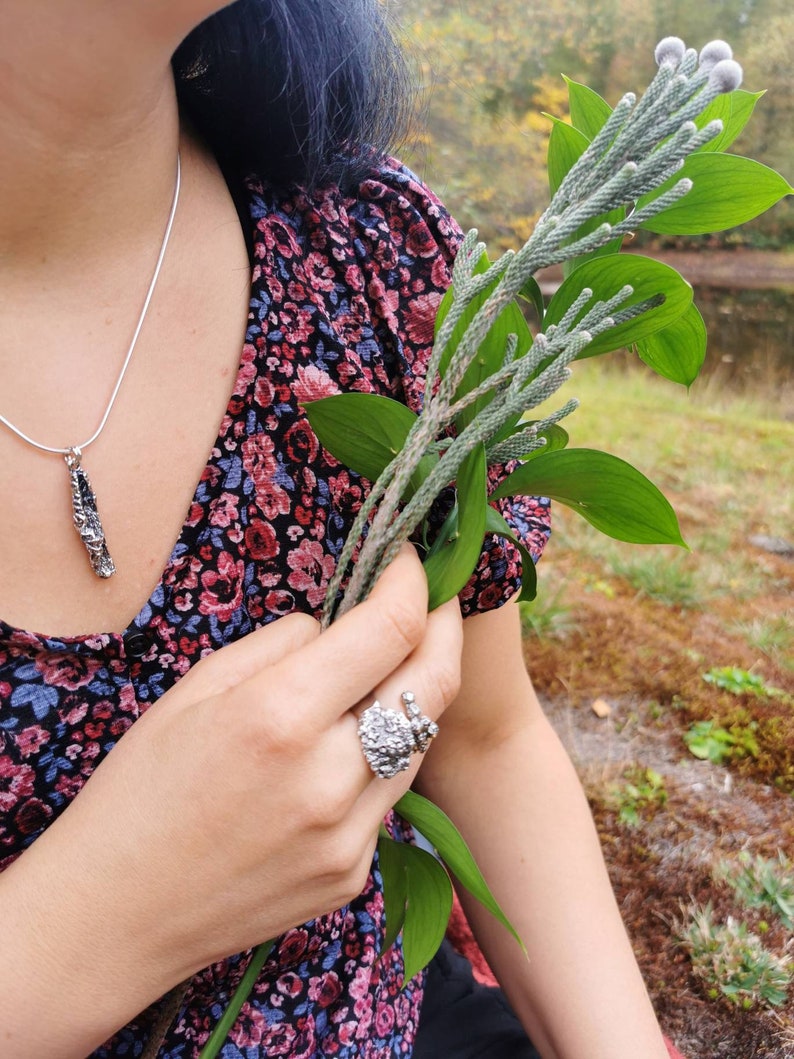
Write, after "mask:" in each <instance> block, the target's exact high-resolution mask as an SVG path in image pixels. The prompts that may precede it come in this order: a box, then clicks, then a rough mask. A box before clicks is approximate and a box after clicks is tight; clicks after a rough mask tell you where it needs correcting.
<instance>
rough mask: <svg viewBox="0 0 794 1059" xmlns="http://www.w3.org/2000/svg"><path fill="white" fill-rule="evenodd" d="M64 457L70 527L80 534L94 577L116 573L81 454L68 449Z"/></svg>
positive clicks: (78, 450)
mask: <svg viewBox="0 0 794 1059" xmlns="http://www.w3.org/2000/svg"><path fill="white" fill-rule="evenodd" d="M64 459H65V460H66V466H67V467H68V468H69V479H70V481H71V485H72V517H73V520H74V528H75V529H76V530H77V532H78V533H79V534H80V539H81V540H82V542H83V544H84V545H85V550H86V551H87V552H88V559H89V562H90V563H91V569H92V570H93V571H94V573H95V574H96V575H97V577H111V576H112V575H113V574H114V573H115V572H116V567H115V565H114V563H113V560H112V559H111V557H110V552H109V551H108V546H107V542H106V541H105V531H104V530H103V529H102V523H101V521H100V519H99V511H98V510H97V506H96V497H95V496H94V490H93V489H92V488H91V482H90V481H89V480H88V475H87V474H86V473H85V471H84V470H83V468H82V463H81V461H82V453H81V452H80V449H77V448H75V449H69V451H68V452H67V453H66V455H65V456H64Z"/></svg>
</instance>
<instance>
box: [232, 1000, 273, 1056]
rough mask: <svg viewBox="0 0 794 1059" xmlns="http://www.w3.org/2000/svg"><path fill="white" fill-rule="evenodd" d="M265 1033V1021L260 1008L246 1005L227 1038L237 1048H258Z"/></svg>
mask: <svg viewBox="0 0 794 1059" xmlns="http://www.w3.org/2000/svg"><path fill="white" fill-rule="evenodd" d="M266 1033H267V1020H266V1019H265V1013H264V1012H263V1011H262V1009H261V1008H258V1007H254V1005H252V1004H246V1006H245V1007H244V1008H243V1010H242V1011H241V1012H240V1016H239V1018H238V1019H237V1022H235V1024H234V1028H233V1029H232V1031H231V1033H230V1034H229V1037H230V1038H231V1040H233V1041H234V1043H235V1044H236V1045H237V1047H238V1048H258V1047H259V1045H260V1044H261V1043H262V1037H263V1036H264V1035H265V1034H266Z"/></svg>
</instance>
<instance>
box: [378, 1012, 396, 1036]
mask: <svg viewBox="0 0 794 1059" xmlns="http://www.w3.org/2000/svg"><path fill="white" fill-rule="evenodd" d="M393 1027H394V1009H393V1008H392V1007H391V1005H390V1004H378V1007H377V1009H376V1011H375V1032H376V1033H377V1035H378V1036H379V1037H388V1035H389V1034H390V1033H391V1031H392V1028H393Z"/></svg>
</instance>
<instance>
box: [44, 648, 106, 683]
mask: <svg viewBox="0 0 794 1059" xmlns="http://www.w3.org/2000/svg"><path fill="white" fill-rule="evenodd" d="M101 668H102V663H101V661H99V659H97V658H86V657H83V656H82V655H74V654H63V653H60V652H58V653H56V652H54V651H52V652H49V651H43V652H41V653H40V654H39V655H38V656H37V657H36V669H38V671H39V672H40V673H41V674H42V676H43V677H44V680H45V682H46V683H47V684H54V685H55V686H56V687H59V688H68V689H69V691H77V689H78V688H82V687H84V686H85V685H86V684H88V683H90V681H91V678H92V677H93V675H94V673H96V671H97V670H98V669H101Z"/></svg>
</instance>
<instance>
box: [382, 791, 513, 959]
mask: <svg viewBox="0 0 794 1059" xmlns="http://www.w3.org/2000/svg"><path fill="white" fill-rule="evenodd" d="M394 808H395V810H396V812H398V813H399V814H400V816H401V817H403V819H404V820H407V821H408V823H409V824H413V826H414V827H415V828H417V829H418V830H419V831H421V833H422V834H423V835H424V836H425V838H426V839H427V840H428V841H429V842H432V844H433V845H434V846H435V848H436V849H437V850H438V853H439V856H440V857H441V858H442V860H443V861H444V863H445V864H446V865H447V867H448V868H449V870H450V871H451V872H452V874H453V875H454V876H455V878H456V879H457V880H458V881H459V882H460V883H461V884H462V885H463V886H464V887H465V888H466V889H467V890H468V891H469V893H470V894H471V895H472V897H475V898H476V899H477V900H478V901H479V902H480V904H481V905H483V906H484V907H485V908H487V909H488V911H489V912H490V913H491V915H493V916H495V918H496V919H498V920H499V922H500V923H501V924H502V926H504V927H505V928H506V929H507V930H509V931H510V933H511V934H512V935H513V937H514V938H515V939H516V941H517V942H518V943H519V945H521V947H522V949H523V948H524V946H523V944H522V942H521V939H520V938H519V936H518V934H517V933H516V931H515V928H514V927H513V926H512V924H511V923H510V921H509V920H508V918H507V916H505V914H504V912H503V911H502V909H501V908H500V907H499V905H498V904H497V902H496V898H495V897H494V896H493V894H492V893H491V891H490V890H489V889H488V884H487V883H486V881H485V879H483V877H482V874H481V872H480V869H479V868H478V867H477V864H476V862H475V860H474V857H472V855H471V851H470V850H469V847H468V846H467V845H466V843H465V842H464V841H463V838H462V837H461V834H460V832H459V831H458V829H457V828H456V827H455V825H454V824H453V823H452V821H451V820H450V818H449V817H448V816H447V815H446V814H445V813H443V812H442V811H441V810H440V809H439V808H438V806H437V805H434V804H433V803H432V802H429V801H428V800H427V799H426V798H423V797H422V796H421V795H420V794H416V792H415V791H407V792H406V793H405V794H404V795H403V796H402V798H400V800H399V801H398V802H397V804H396V805H395V807H394Z"/></svg>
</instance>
